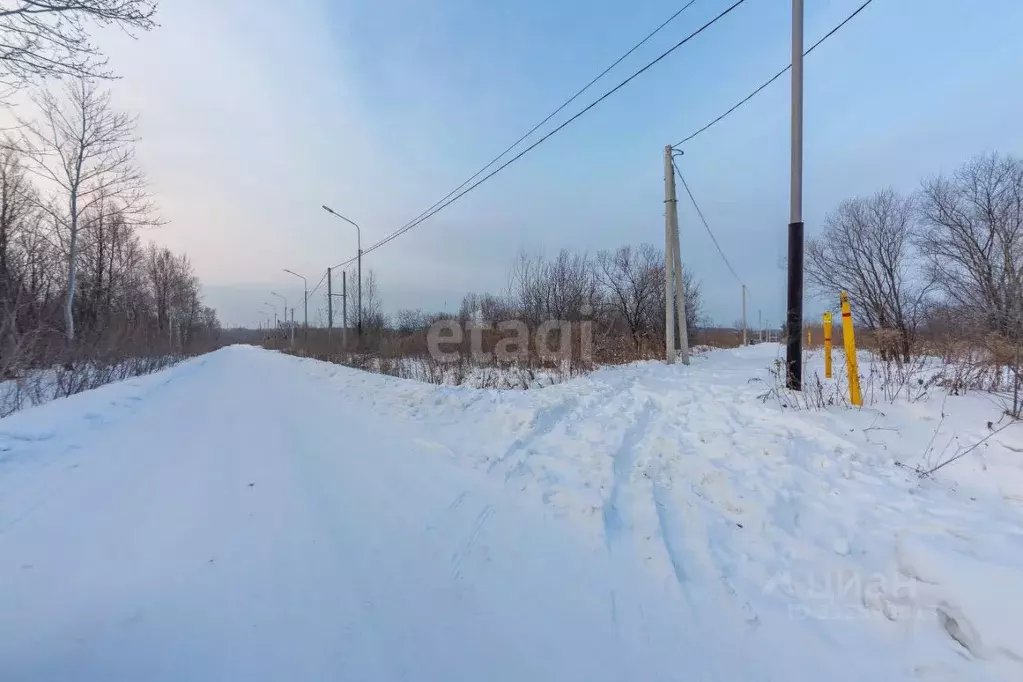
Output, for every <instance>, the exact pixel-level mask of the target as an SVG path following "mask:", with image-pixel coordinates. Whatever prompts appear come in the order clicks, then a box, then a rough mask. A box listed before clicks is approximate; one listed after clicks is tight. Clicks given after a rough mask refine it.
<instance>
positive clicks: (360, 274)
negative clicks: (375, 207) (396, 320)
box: [358, 230, 362, 343]
mask: <svg viewBox="0 0 1023 682" xmlns="http://www.w3.org/2000/svg"><path fill="white" fill-rule="evenodd" d="M360 232H361V230H360ZM358 270H359V273H358V274H359V343H362V235H361V234H359V267H358Z"/></svg>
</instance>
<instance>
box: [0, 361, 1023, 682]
mask: <svg viewBox="0 0 1023 682" xmlns="http://www.w3.org/2000/svg"><path fill="white" fill-rule="evenodd" d="M778 353H779V347H778V346H773V345H771V346H768V345H761V346H754V347H748V348H744V349H738V350H732V351H714V352H709V353H706V354H703V355H700V356H698V357H696V358H694V361H693V364H692V365H691V366H690V367H684V366H674V367H667V366H665V365H663V364H660V363H653V362H651V363H640V364H635V365H630V366H626V367H618V368H608V369H602V370H599V371H597V372H594V373H593V374H590V375H588V376H585V377H580V378H576V379H572V380H570V381H566V382H564V383H560V384H557V385H554V386H549V387H546V388H543V389H538V390H530V391H498V390H476V389H471V388H467V387H451V386H436V385H426V384H422V383H418V382H413V381H408V380H403V379H396V378H392V377H387V376H381V375H377V374H371V373H365V372H360V371H357V370H353V369H350V368H346V367H342V366H337V365H330V364H325V363H320V362H316V361H312V360H302V359H298V358H294V357H288V356H283V355H280V354H276V353H272V352H268V351H263V350H258V349H254V348H250V347H232V348H228V349H224V350H221V351H218V352H216V353H213V354H210V355H207V356H203V357H201V358H196V359H193V360H188V361H186V362H183V363H181V364H179V365H177V366H175V367H173V368H170V369H168V370H165V371H163V372H160V373H158V374H154V375H151V376H148V377H143V378H137V379H132V380H129V381H126V382H122V383H119V384H114V385H110V386H105V387H102V388H99V389H97V390H94V391H90V392H86V393H83V394H79V395H76V396H72V397H71V398H68V399H63V400H57V401H54V402H52V403H49V404H47V405H43V406H41V407H36V408H32V409H28V410H24V411H22V412H19V413H17V414H14V415H13V416H11V417H8V418H6V419H3V420H0V680H5V681H6V680H26V681H33V682H34V681H36V680H72V679H73V680H96V681H100V680H103V681H107V680H167V681H171V680H173V681H175V682H176V681H179V680H282V679H288V680H374V681H378V680H379V681H392V680H394V681H397V680H436V681H438V682H440V681H453V682H470V681H471V682H477V681H481V680H487V681H488V682H490V681H504V680H508V681H512V680H515V681H524V680H552V681H553V680H586V681H598V680H623V681H624V680H658V681H660V680H680V681H681V680H685V681H687V682H688V681H697V682H699V681H704V680H706V681H721V682H735V681H739V680H742V681H744V682H745V681H759V680H764V681H767V680H777V681H779V682H803V681H805V682H811V681H813V682H817V681H819V680H829V681H845V680H848V681H850V682H853V681H855V682H861V681H863V680H942V681H944V680H964V681H965V680H969V681H971V682H972V681H985V680H1014V681H1018V680H1020V679H1023V611H1021V610H1020V609H1019V606H1018V603H1019V599H1020V597H1019V595H1021V594H1023V524H1021V521H1023V513H1021V511H1023V509H1021V507H1023V426H1019V425H1013V426H1009V427H1008V428H1005V429H1002V430H998V429H999V428H1000V427H1001V426H1002V425H1003V424H1004V423H1005V422H1004V420H1003V419H1001V416H1000V409H999V407H998V406H997V405H996V404H995V402H993V401H992V400H990V399H989V398H988V397H987V396H984V395H982V394H973V395H967V396H945V395H944V394H943V393H942V392H940V390H939V389H934V388H932V389H930V390H929V391H926V395H920V394H923V393H925V392H924V391H919V392H918V395H916V396H914V399H913V400H904V399H899V400H896V401H895V402H894V403H889V402H886V401H881V400H879V401H877V402H876V403H875V404H874V405H872V406H869V407H866V408H863V409H858V410H851V409H846V408H841V407H833V408H829V409H825V410H820V411H815V410H794V409H792V408H791V407H783V406H782V404H783V403H784V400H780V399H778V397H777V396H767V397H766V399H764V398H761V397H760V396H761V395H763V394H764V393H765V392H769V390H770V388H771V387H772V386H773V381H774V380H773V378H772V377H771V375H770V372H769V371H768V368H769V367H770V366H771V364H772V362H773V361H774V360H775V359H776V357H777V356H778ZM837 360H840V358H837ZM818 361H819V358H817V357H814V358H811V363H810V364H811V365H815V364H816V363H818ZM812 369H813V368H811V371H812ZM836 372H838V373H841V365H840V364H838V363H836ZM989 423H990V425H989ZM978 443H979V445H977V447H975V448H974V449H973V450H971V451H970V452H969V453H968V454H966V455H965V456H963V457H962V458H961V459H959V460H958V461H956V462H955V463H953V464H951V465H949V466H947V467H944V468H942V469H940V470H939V471H937V472H936V473H934V474H933V475H932V476H929V477H926V478H920V477H919V476H918V475H917V474H916V473H915V472H914V469H915V468H917V467H919V468H921V469H929V468H932V467H933V466H935V465H936V464H938V463H940V462H941V461H943V460H944V459H947V458H948V457H949V456H951V455H954V454H955V453H957V452H962V451H963V450H965V449H967V448H969V447H971V446H973V445H974V444H978Z"/></svg>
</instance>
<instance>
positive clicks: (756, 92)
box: [673, 0, 874, 147]
mask: <svg viewBox="0 0 1023 682" xmlns="http://www.w3.org/2000/svg"><path fill="white" fill-rule="evenodd" d="M873 1H874V0H866V2H864V3H863V4H862V5H860V6H859V7H857V8H856V11H854V12H853V13H852V14H850V15H849V16H847V17H846V18H845V19H843V20H842V22H841V23H840V24H838V25H837V26H835V27H834V28H833V29H831V30H830V31H828V32H827V33H826V34H824V37H823V38H821V39H820V40H818V41H817V42H816V43H814V44H813V45H811V46H810V49H809V50H807V51H806V52H804V53H803V56H804V57H805V56H806V55H808V54H810V53H811V52H813V51H814V50H815V49H817V46H818V45H820V44H821V43H823V42H824V41H825V40H827V39H828V38H830V37H831V36H833V35H835V34H836V33H837V32H838V31H839V30H840V29H841V28H842V27H843V26H845V25H846V24H848V23H849V22H850V21H852V19H853V17H855V16H856V15H857V14H859V13H860V12H862V11H863V10H865V9H866V8H867V5H869V4H870V3H872V2H873ZM791 68H792V64H791V63H790V64H789V65H788V66H786V67H785V68H784V69H782V70H781V71H779V72H778V73H776V74H774V75H773V76H771V77H770V78H769V79H767V80H766V81H764V82H763V83H762V84H761V85H760V87H758V88H757V89H756V90H754V91H753V92H751V93H750V94H748V95H746V96H745V97H744V98H742V99H741V100H740V101H739V102H737V103H736V104H735V105H734V106H733V107H732V108H731V109H729V110H728V111H726V112H725V113H723V114H721V115H720V116H718V117H717V118H715V119H714V120H713V121H711V122H710V123H708V124H707V125H705V126H703V127H702V128H700V129H699V130H697V131H696V132H695V133H693V134H692V135H690V136H689V137H687V138H685V139H683V140H681V141H680V142H676V143H675V144H674V145H673V146H675V147H678V146H680V145H683V144H685V143H686V142H689V140H691V139H693V138H694V137H696V136H697V135H699V134H700V133H702V132H703V131H705V130H707V129H708V128H710V127H711V126H714V125H716V124H717V123H718V122H720V121H721V120H722V119H723V118H725V117H726V116H728V115H729V114H731V113H732V112H733V111H735V110H736V109H738V108H739V107H741V106H742V105H743V104H745V103H746V102H748V101H750V100H751V99H753V98H754V97H756V96H757V95H759V94H760V92H761V91H762V90H763V89H764V88H766V87H767V86H768V85H770V84H771V83H773V82H775V81H776V80H778V79H779V78H781V77H782V76H784V75H785V74H786V73H788V71H789V70H790V69H791Z"/></svg>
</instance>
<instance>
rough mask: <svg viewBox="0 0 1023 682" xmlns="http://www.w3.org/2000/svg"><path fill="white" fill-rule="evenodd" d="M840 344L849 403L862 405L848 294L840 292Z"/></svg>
mask: <svg viewBox="0 0 1023 682" xmlns="http://www.w3.org/2000/svg"><path fill="white" fill-rule="evenodd" d="M842 342H843V344H844V346H845V371H846V374H847V375H848V376H849V401H850V402H851V403H852V404H853V405H862V404H863V396H862V395H860V371H859V368H858V367H857V365H856V338H855V337H854V336H853V320H852V310H850V309H849V294H847V293H846V292H844V291H843V292H842Z"/></svg>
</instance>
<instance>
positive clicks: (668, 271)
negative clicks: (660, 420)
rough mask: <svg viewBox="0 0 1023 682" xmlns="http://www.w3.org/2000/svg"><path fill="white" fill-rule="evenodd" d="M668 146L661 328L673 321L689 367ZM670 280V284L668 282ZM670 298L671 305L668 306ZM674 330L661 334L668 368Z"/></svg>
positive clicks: (670, 362) (673, 342)
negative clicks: (665, 347)
mask: <svg viewBox="0 0 1023 682" xmlns="http://www.w3.org/2000/svg"><path fill="white" fill-rule="evenodd" d="M673 151H674V150H673V149H672V147H671V145H667V146H666V147H665V148H664V173H665V175H664V216H665V226H664V228H665V236H666V242H665V249H664V251H665V258H664V264H665V268H664V270H665V273H664V287H665V288H664V298H665V314H664V316H665V325H666V328H668V327H674V326H675V322H674V321H673V320H672V318H675V320H677V325H678V338H677V341H678V344H677V345H678V349H679V351H680V354H681V359H682V364H685V365H688V364H689V329H688V324H687V321H686V297H685V277H684V272H683V270H682V255H681V249H680V247H679V236H678V198H677V197H676V195H675V166H674V164H673V163H672V156H671V155H672V152H673ZM673 277H674V284H672V281H673V280H672V278H673ZM672 294H674V299H675V300H674V302H672V298H673V296H672ZM674 336H675V335H674V329H672V330H671V331H670V332H667V333H666V334H665V345H666V346H667V347H668V348H670V349H671V350H670V351H669V352H668V364H672V363H674V361H675V345H676V344H675V338H673V337H674Z"/></svg>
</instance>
